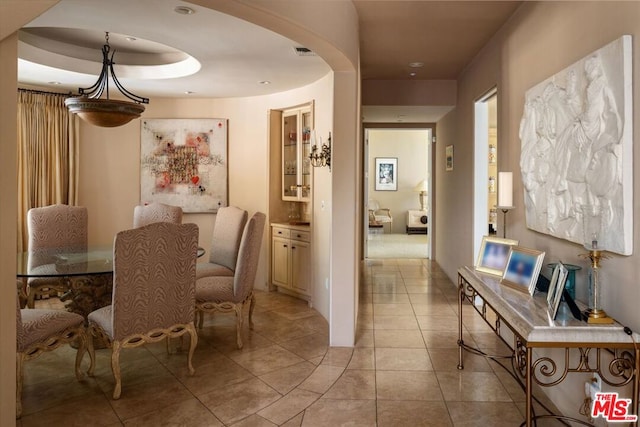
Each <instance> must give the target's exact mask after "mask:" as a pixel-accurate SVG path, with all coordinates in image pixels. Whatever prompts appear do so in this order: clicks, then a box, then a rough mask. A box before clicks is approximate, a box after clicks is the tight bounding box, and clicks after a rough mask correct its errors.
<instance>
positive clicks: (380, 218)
mask: <svg viewBox="0 0 640 427" xmlns="http://www.w3.org/2000/svg"><path fill="white" fill-rule="evenodd" d="M367 207H368V209H369V218H371V215H373V219H374V221H375V222H376V223H378V224H382V226H383V227H384V224H389V232H390V233H391V231H392V228H393V215H391V209H389V208H381V207H380V203H378V201H377V200H374V199H369V202H368V203H367Z"/></svg>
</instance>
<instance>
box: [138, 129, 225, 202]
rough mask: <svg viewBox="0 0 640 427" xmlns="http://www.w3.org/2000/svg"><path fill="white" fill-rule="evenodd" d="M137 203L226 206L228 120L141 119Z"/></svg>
mask: <svg viewBox="0 0 640 427" xmlns="http://www.w3.org/2000/svg"><path fill="white" fill-rule="evenodd" d="M140 124H141V126H140V204H141V205H142V204H148V203H152V202H159V203H164V204H168V205H173V206H180V207H181V208H182V210H183V212H186V213H216V212H217V211H218V208H220V207H223V206H228V204H229V187H228V182H229V170H228V120H227V119H224V118H211V119H143V120H141V122H140Z"/></svg>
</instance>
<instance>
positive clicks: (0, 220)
mask: <svg viewBox="0 0 640 427" xmlns="http://www.w3.org/2000/svg"><path fill="white" fill-rule="evenodd" d="M17 55H18V37H17V35H16V34H13V35H12V36H9V37H7V38H5V39H3V40H0V94H2V96H3V98H4V99H5V100H6V101H9V102H0V129H2V132H0V163H1V166H0V186H1V188H2V191H1V192H0V253H2V256H0V283H2V286H3V288H4V290H5V291H6V293H5V298H1V299H0V343H2V345H1V347H0V348H1V349H2V350H0V425H2V426H9V425H12V424H13V423H14V422H15V413H16V406H15V405H16V401H15V383H16V368H15V366H16V363H15V349H16V346H15V342H16V317H15V313H16V312H15V310H16V309H15V307H16V300H15V297H14V295H15V294H14V292H15V283H16V234H17V233H16V225H17V221H16V212H17V209H18V204H17V201H18V200H17V188H18V182H17V170H16V156H17V150H16V140H17V138H18V135H17V129H16V117H17V115H18V110H17V102H16V101H17V98H18V97H17V94H16V81H17V68H16V60H15V58H16V57H17ZM5 94H6V95H5ZM10 290H11V291H10Z"/></svg>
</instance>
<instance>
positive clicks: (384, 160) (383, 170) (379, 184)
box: [375, 157, 398, 191]
mask: <svg viewBox="0 0 640 427" xmlns="http://www.w3.org/2000/svg"><path fill="white" fill-rule="evenodd" d="M375 174H376V177H375V180H376V181H375V182H376V186H375V189H376V191H397V190H398V158H397V157H376V168H375Z"/></svg>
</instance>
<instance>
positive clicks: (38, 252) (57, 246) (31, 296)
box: [27, 204, 89, 308]
mask: <svg viewBox="0 0 640 427" xmlns="http://www.w3.org/2000/svg"><path fill="white" fill-rule="evenodd" d="M88 218H89V215H88V213H87V208H86V207H82V206H69V205H60V204H58V205H51V206H44V207H40V208H31V209H29V212H27V229H28V232H29V252H30V254H29V269H33V268H35V267H38V266H40V265H45V264H53V263H54V262H55V256H56V255H57V254H59V253H61V252H74V251H78V252H85V251H86V250H87V242H88V231H87V230H88V222H89V221H88ZM28 288H29V292H28V297H27V306H28V307H29V308H33V307H34V305H35V297H36V296H43V295H49V294H50V293H51V292H52V291H55V292H57V293H59V292H65V291H67V290H68V289H69V283H68V279H67V278H32V279H29V282H28Z"/></svg>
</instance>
